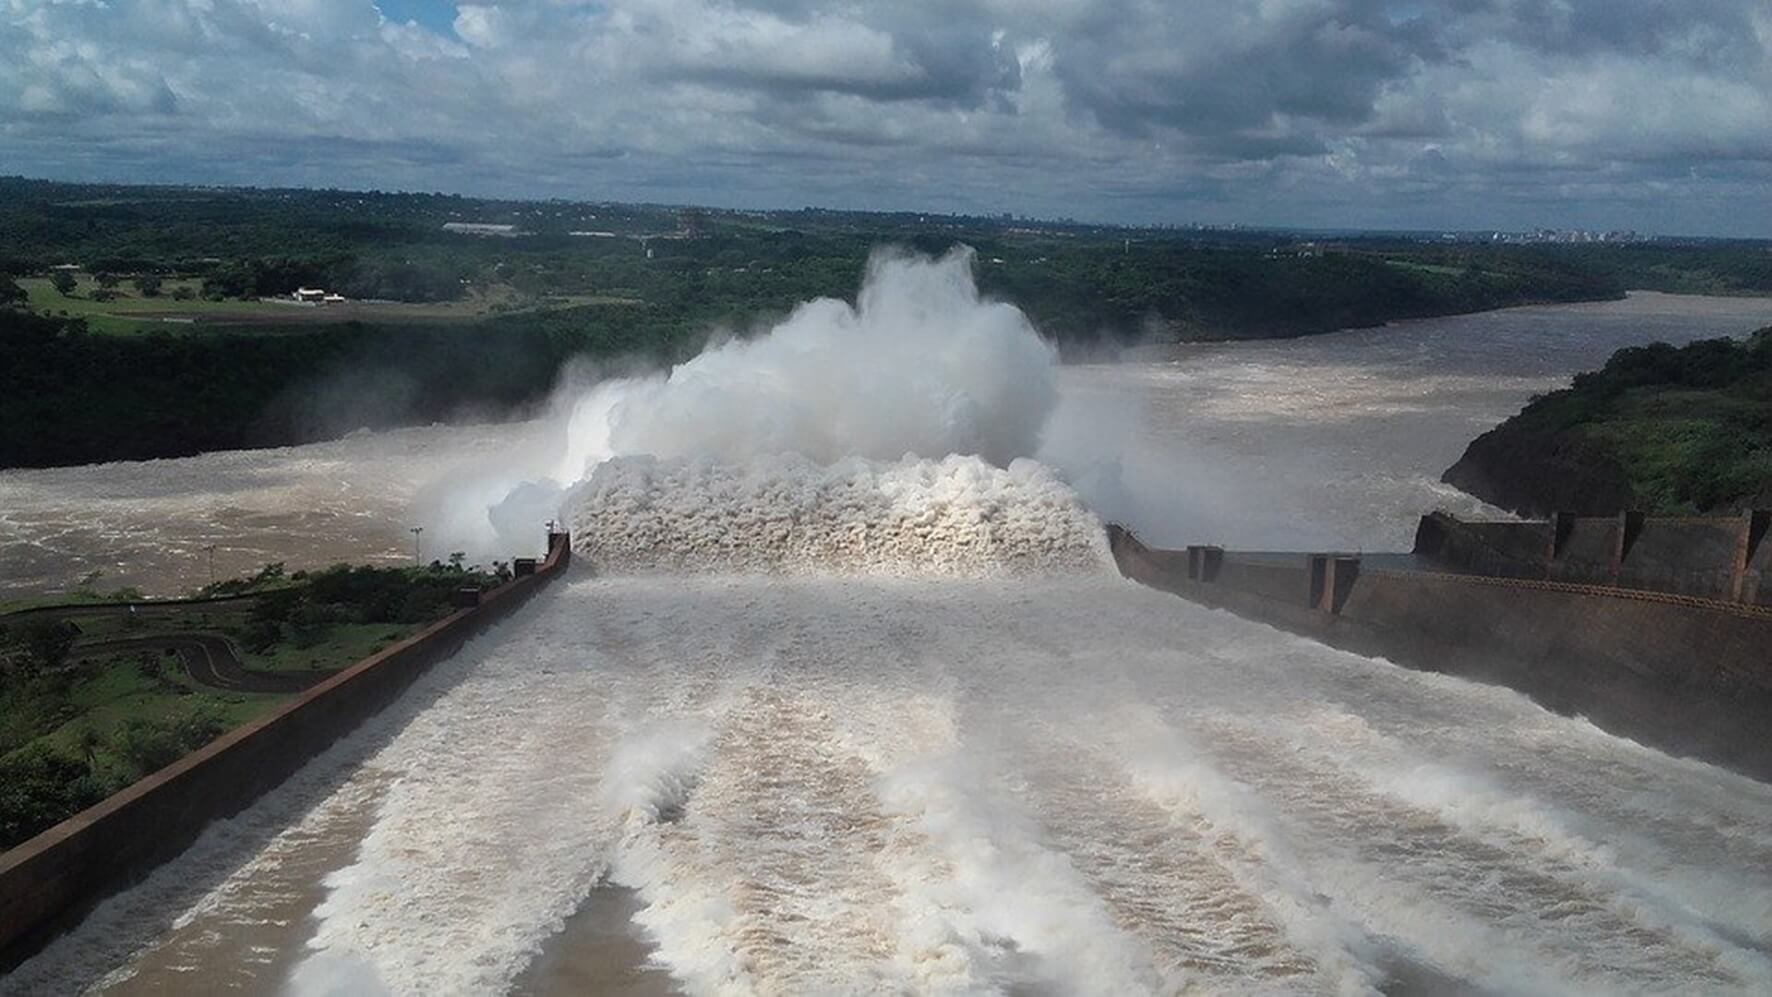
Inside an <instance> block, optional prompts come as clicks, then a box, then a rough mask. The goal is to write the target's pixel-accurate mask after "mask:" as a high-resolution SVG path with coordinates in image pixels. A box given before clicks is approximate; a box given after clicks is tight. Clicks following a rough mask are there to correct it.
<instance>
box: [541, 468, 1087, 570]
mask: <svg viewBox="0 0 1772 997" xmlns="http://www.w3.org/2000/svg"><path fill="white" fill-rule="evenodd" d="M570 522H571V524H572V533H573V549H574V551H575V552H576V553H577V554H578V555H580V556H581V557H584V558H587V559H589V560H590V561H591V563H592V564H593V565H594V566H595V567H596V568H598V569H599V570H603V571H612V572H632V573H650V572H681V571H691V572H722V571H724V572H740V573H777V574H814V573H843V574H874V575H879V574H887V575H912V574H936V575H950V576H953V575H959V576H989V575H1003V574H1036V573H1054V572H1070V571H1079V570H1085V571H1097V570H1103V569H1105V567H1106V565H1107V563H1108V555H1107V545H1106V540H1105V538H1104V536H1103V533H1102V528H1101V524H1100V522H1099V521H1098V520H1097V519H1096V518H1095V517H1094V516H1093V515H1092V514H1091V513H1090V512H1089V510H1088V509H1087V508H1085V507H1084V505H1083V502H1082V500H1081V499H1080V498H1079V497H1078V496H1077V493H1076V492H1074V491H1072V490H1071V489H1070V487H1069V486H1067V485H1066V484H1065V483H1064V482H1062V481H1060V480H1059V479H1058V477H1057V476H1056V475H1054V474H1053V473H1052V471H1051V470H1050V469H1048V468H1047V467H1045V466H1044V465H1042V464H1040V463H1038V462H1035V461H1031V460H1016V461H1013V462H1011V463H1010V465H1009V466H1008V467H1007V468H1000V467H995V466H993V465H991V464H989V463H986V462H985V461H983V460H980V459H979V458H977V457H957V456H950V457H946V458H943V459H941V460H925V459H918V458H914V457H906V458H904V459H903V460H900V461H898V462H896V463H885V462H880V461H871V460H866V459H862V458H849V459H846V460H840V461H837V462H835V463H832V464H818V463H814V462H813V461H810V460H807V459H806V458H804V457H799V456H795V455H783V456H777V457H770V458H760V459H757V460H753V461H748V462H746V463H744V464H742V465H733V464H727V463H723V462H719V461H714V460H711V459H679V460H659V459H657V458H654V457H618V458H615V459H612V460H609V461H606V462H604V463H603V464H601V465H599V466H598V467H597V469H596V471H595V472H594V473H593V474H592V475H591V478H590V480H589V481H588V482H586V483H585V485H584V486H583V487H582V488H581V490H580V492H579V495H578V499H577V501H576V503H575V504H574V506H573V511H572V514H571V516H570Z"/></svg>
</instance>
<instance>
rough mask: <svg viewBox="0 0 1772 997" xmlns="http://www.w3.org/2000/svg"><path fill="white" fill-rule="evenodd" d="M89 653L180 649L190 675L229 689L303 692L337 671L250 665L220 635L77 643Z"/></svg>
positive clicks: (177, 635) (161, 636)
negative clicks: (265, 668) (260, 668)
mask: <svg viewBox="0 0 1772 997" xmlns="http://www.w3.org/2000/svg"><path fill="white" fill-rule="evenodd" d="M75 650H76V652H80V653H86V654H95V653H103V654H127V653H129V652H131V651H154V652H163V651H167V650H173V651H177V652H178V655H179V659H180V660H182V661H183V662H184V665H185V672H186V674H188V675H190V676H191V681H193V682H196V683H197V684H198V685H203V686H208V687H210V688H212V689H220V690H223V691H226V692H300V691H302V690H303V689H306V688H308V687H309V686H312V685H314V684H315V683H317V682H319V681H321V680H322V679H325V678H326V677H328V676H330V675H331V674H333V673H332V672H330V671H324V672H267V671H257V670H254V669H249V668H247V667H246V665H245V663H244V662H242V661H241V660H240V656H239V655H238V654H237V653H235V651H234V647H233V645H232V644H229V643H228V641H227V639H226V638H224V637H220V636H218V635H216V634H165V635H156V636H152V637H118V638H114V639H108V640H97V641H93V642H91V643H81V644H78V645H76V647H75Z"/></svg>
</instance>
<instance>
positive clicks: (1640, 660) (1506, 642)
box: [1109, 528, 1772, 779]
mask: <svg viewBox="0 0 1772 997" xmlns="http://www.w3.org/2000/svg"><path fill="white" fill-rule="evenodd" d="M1109 532H1110V542H1111V544H1112V546H1113V550H1114V558H1115V561H1116V562H1117V563H1118V564H1119V566H1120V570H1121V572H1122V573H1123V574H1125V575H1126V576H1127V577H1129V578H1132V579H1135V580H1137V581H1140V582H1143V583H1145V584H1147V585H1151V586H1152V587H1154V588H1159V589H1162V590H1164V591H1168V592H1173V593H1175V594H1177V595H1180V596H1182V597H1183V598H1186V599H1189V600H1192V601H1195V602H1200V603H1204V604H1206V605H1210V606H1217V607H1220V608H1224V609H1228V610H1230V611H1232V612H1235V613H1237V614H1239V615H1242V616H1246V617H1249V618H1251V619H1255V620H1260V621H1262V622H1265V623H1269V624H1272V625H1274V626H1278V627H1281V628H1282V629H1286V630H1290V631H1292V632H1295V633H1299V634H1303V635H1305V636H1309V637H1313V638H1315V639H1318V640H1321V641H1323V642H1324V643H1326V644H1330V645H1333V646H1335V647H1340V648H1343V649H1346V650H1350V651H1354V652H1357V653H1360V654H1366V655H1371V656H1378V657H1384V658H1387V659H1389V660H1391V661H1394V662H1396V663H1397V664H1400V665H1405V666H1408V667H1412V668H1420V669H1424V670H1431V671H1441V672H1447V673H1450V674H1456V675H1462V676H1466V677H1470V678H1475V679H1480V680H1484V681H1491V682H1498V683H1501V684H1505V685H1508V686H1511V687H1513V688H1515V689H1518V690H1520V691H1521V692H1524V693H1526V694H1527V695H1529V696H1531V697H1533V698H1534V699H1536V700H1538V701H1539V702H1540V703H1542V704H1544V705H1545V706H1547V707H1550V708H1551V709H1555V710H1557V711H1559V712H1564V713H1578V714H1581V715H1584V716H1586V717H1588V718H1589V719H1591V720H1593V721H1594V722H1595V723H1596V724H1599V725H1600V726H1602V727H1604V728H1606V729H1608V730H1611V731H1613V732H1615V733H1619V734H1623V735H1625V736H1628V737H1633V738H1636V739H1639V740H1642V741H1644V742H1645V743H1651V744H1655V745H1657V746H1658V747H1661V748H1663V749H1664V750H1668V751H1672V752H1675V753H1679V754H1688V755H1692V756H1695V757H1700V758H1704V759H1706V760H1709V761H1712V762H1716V763H1718V764H1722V765H1726V766H1729V767H1731V768H1734V769H1736V770H1738V771H1741V772H1745V773H1747V774H1749V775H1753V776H1755V777H1757V778H1762V779H1772V738H1768V737H1767V736H1766V730H1767V729H1768V725H1769V724H1772V610H1768V609H1767V608H1765V607H1762V606H1758V605H1743V604H1741V603H1735V602H1729V601H1725V600H1717V599H1700V598H1694V597H1690V596H1682V595H1677V594H1669V593H1657V592H1645V591H1641V590H1631V589H1624V588H1616V587H1604V586H1594V585H1585V584H1575V583H1569V582H1562V581H1555V580H1531V579H1517V578H1500V577H1486V576H1479V575H1471V574H1458V573H1446V572H1433V571H1402V570H1375V569H1373V568H1371V567H1367V568H1365V569H1363V570H1362V569H1360V568H1359V567H1358V566H1357V562H1358V559H1357V558H1351V557H1339V558H1336V557H1325V556H1324V555H1315V556H1314V557H1315V559H1316V563H1315V564H1313V555H1308V554H1302V553H1301V554H1296V555H1260V560H1261V561H1262V562H1263V563H1264V564H1265V565H1266V566H1267V567H1266V570H1264V572H1263V574H1262V576H1261V579H1260V584H1259V585H1255V586H1245V585H1243V584H1242V581H1241V580H1242V578H1243V577H1244V576H1242V575H1241V574H1239V573H1237V572H1224V573H1221V574H1220V575H1219V576H1218V579H1217V580H1216V581H1213V582H1208V581H1204V580H1202V579H1200V578H1198V577H1189V575H1188V574H1187V572H1186V571H1185V570H1180V571H1178V570H1176V569H1177V563H1178V562H1177V559H1176V557H1175V554H1176V552H1166V551H1157V550H1153V549H1151V548H1147V547H1145V546H1143V545H1142V544H1140V543H1139V542H1138V540H1137V539H1136V538H1134V537H1132V536H1131V534H1129V533H1126V532H1125V531H1124V530H1119V529H1117V528H1110V531H1109ZM1223 557H1224V559H1225V562H1226V564H1227V565H1229V564H1233V563H1237V562H1239V561H1240V560H1246V559H1249V558H1250V557H1251V556H1250V555H1239V554H1236V553H1232V552H1227V553H1225V554H1224V555H1223ZM1350 562H1353V563H1352V564H1350ZM1180 563H1181V564H1182V565H1183V566H1184V567H1185V559H1184V560H1182V561H1181V562H1180ZM1324 565H1328V566H1332V568H1331V576H1330V579H1329V580H1328V582H1327V583H1325V582H1324V581H1320V580H1318V579H1317V577H1316V575H1317V574H1318V573H1320V572H1321V570H1322V566H1324ZM1288 574H1289V575H1290V580H1286V578H1285V576H1286V575H1288ZM1325 591H1328V592H1331V593H1335V592H1338V591H1339V592H1340V594H1339V595H1337V596H1335V597H1333V598H1323V597H1321V595H1320V594H1321V593H1322V592H1325ZM1296 592H1304V593H1311V592H1317V593H1319V598H1318V599H1317V600H1316V601H1315V602H1314V603H1312V602H1310V601H1309V600H1308V599H1306V598H1295V597H1292V596H1291V595H1290V593H1296ZM1337 602H1338V603H1339V605H1337Z"/></svg>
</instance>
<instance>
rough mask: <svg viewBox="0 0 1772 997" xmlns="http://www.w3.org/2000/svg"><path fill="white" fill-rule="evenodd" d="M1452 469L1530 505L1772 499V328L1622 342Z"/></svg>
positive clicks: (1739, 504)
mask: <svg viewBox="0 0 1772 997" xmlns="http://www.w3.org/2000/svg"><path fill="white" fill-rule="evenodd" d="M1445 480H1446V481H1447V482H1448V483H1450V484H1453V485H1456V486H1457V487H1459V488H1462V489H1463V490H1465V491H1467V492H1470V493H1471V494H1473V495H1476V496H1478V497H1479V498H1482V499H1484V500H1486V501H1489V502H1492V503H1494V504H1496V505H1499V506H1502V507H1504V508H1508V509H1513V510H1515V511H1517V512H1521V513H1525V514H1528V515H1546V514H1548V513H1551V512H1554V511H1559V510H1560V511H1568V512H1576V513H1583V514H1590V515H1605V514H1611V513H1615V512H1618V511H1619V510H1621V509H1641V510H1643V511H1645V512H1650V513H1660V514H1681V513H1713V512H1714V513H1720V512H1731V511H1736V510H1739V509H1743V508H1765V507H1767V506H1772V328H1766V329H1761V330H1760V331H1759V332H1757V333H1755V334H1754V335H1753V336H1752V337H1750V338H1749V339H1747V340H1746V341H1740V340H1732V339H1708V340H1701V341H1699V342H1695V343H1692V344H1690V345H1688V346H1685V347H1683V348H1678V349H1676V348H1674V347H1672V346H1669V345H1667V344H1666V343H1656V344H1654V345H1652V346H1646V347H1632V348H1630V349H1624V350H1619V351H1618V352H1617V353H1615V354H1613V355H1612V358H1611V359H1610V360H1608V361H1607V362H1606V366H1605V367H1603V368H1601V369H1600V370H1598V371H1594V372H1592V373H1587V374H1580V375H1577V376H1576V378H1575V381H1574V384H1573V385H1572V386H1571V387H1569V388H1567V389H1565V390H1562V391H1555V392H1552V393H1550V394H1548V395H1544V396H1542V397H1540V398H1536V399H1534V400H1533V401H1532V402H1531V404H1529V405H1527V406H1526V408H1525V409H1524V410H1522V411H1521V412H1520V413H1519V414H1518V415H1515V416H1514V417H1512V418H1511V419H1508V420H1507V421H1506V422H1504V423H1502V424H1501V425H1500V426H1497V427H1496V428H1495V429H1492V430H1490V431H1489V432H1487V433H1485V434H1483V435H1482V436H1480V437H1478V438H1477V439H1476V440H1475V441H1474V442H1472V443H1471V445H1470V447H1469V449H1467V450H1466V451H1465V454H1464V456H1463V458H1461V459H1460V460H1459V461H1458V463H1457V464H1454V465H1453V466H1452V467H1451V468H1449V469H1448V470H1447V471H1446V474H1445Z"/></svg>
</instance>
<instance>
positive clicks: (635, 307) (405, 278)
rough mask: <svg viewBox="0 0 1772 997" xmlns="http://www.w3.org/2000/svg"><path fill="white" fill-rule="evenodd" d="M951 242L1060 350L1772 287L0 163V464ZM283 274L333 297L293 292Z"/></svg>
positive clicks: (331, 405) (335, 389)
mask: <svg viewBox="0 0 1772 997" xmlns="http://www.w3.org/2000/svg"><path fill="white" fill-rule="evenodd" d="M955 244H965V245H968V246H971V247H973V249H974V250H975V251H976V257H975V269H976V275H977V279H978V282H979V286H980V288H981V289H982V290H983V292H984V293H985V294H987V295H989V296H992V297H995V298H998V299H1002V300H1007V301H1010V302H1012V303H1014V304H1016V305H1018V306H1019V307H1021V308H1022V309H1023V310H1024V311H1025V312H1027V314H1028V315H1029V317H1030V319H1031V320H1032V321H1033V323H1034V325H1035V326H1036V328H1038V329H1039V330H1040V332H1041V333H1042V334H1043V335H1045V336H1047V337H1048V338H1050V339H1051V340H1053V341H1054V342H1056V343H1057V344H1058V346H1059V347H1060V350H1061V352H1063V353H1064V354H1066V355H1071V356H1095V355H1099V354H1100V353H1101V352H1102V351H1104V350H1105V351H1110V352H1111V351H1113V350H1115V349H1117V348H1119V347H1122V346H1125V345H1128V344H1132V343H1143V342H1153V341H1155V342H1164V341H1181V340H1212V339H1239V338H1265V337H1274V336H1293V335H1307V334H1313V333H1322V332H1329V331H1333V330H1335V329H1341V328H1349V327H1361V326H1372V325H1378V324H1382V323H1384V322H1388V321H1394V320H1397V319H1405V318H1417V317H1428V316H1435V315H1445V314H1455V313H1461V312H1471V311H1480V310H1485V309H1492V308H1500V307H1507V306H1511V305H1520V304H1528V303H1541V302H1561V301H1582V300H1601V299H1607V298H1616V297H1618V296H1620V295H1622V294H1623V292H1624V290H1625V289H1627V288H1649V289H1661V290H1675V291H1704V292H1706V293H1736V294H1745V293H1772V266H1769V264H1772V254H1768V253H1767V251H1766V247H1764V246H1761V245H1758V244H1749V243H1705V244H1699V245H1682V244H1672V243H1668V244H1662V243H1654V244H1637V245H1589V246H1516V245H1503V244H1494V245H1491V244H1488V243H1477V242H1456V243H1446V242H1443V241H1441V240H1438V239H1426V238H1419V239H1411V238H1405V237H1401V236H1385V237H1376V236H1372V237H1365V236H1340V237H1336V238H1328V237H1322V236H1309V235H1307V234H1301V233H1285V232H1260V231H1250V230H1240V229H1238V230H1214V229H1193V228H1143V229H1128V228H1114V227H1105V226H1091V225H1085V224H1078V223H1072V222H1047V221H1033V220H1028V219H1015V218H1008V217H995V218H984V217H966V216H952V215H927V214H904V213H901V214H863V213H851V212H837V211H823V210H815V209H805V210H800V211H774V212H745V211H716V210H711V209H688V208H677V207H671V206H661V205H621V204H604V203H588V202H565V201H535V202H523V201H490V200H480V199H474V198H465V197H459V196H454V195H444V194H405V193H381V192H374V191H369V192H352V191H335V190H259V189H215V188H191V187H141V186H115V185H96V184H63V183H52V182H48V181H38V180H25V179H19V178H0V247H4V249H3V250H0V253H4V256H3V257H0V349H3V350H4V351H5V355H6V356H7V358H8V361H9V362H8V363H7V364H5V365H3V366H0V467H15V466H42V465H51V464H66V463H84V462H90V461H99V460H113V459H134V458H148V457H163V456H177V455H184V454H190V453H196V452H200V451H204V450H213V449H221V448H233V447H243V446H254V445H270V444H285V443H294V442H302V441H308V440H314V439H320V438H326V437H329V436H335V435H337V434H340V433H344V432H349V431H351V430H354V429H357V428H359V427H365V426H367V427H371V428H379V427H386V426H392V425H400V424H404V423H411V422H415V421H431V420H435V419H442V418H450V417H454V416H456V415H458V414H460V413H462V412H464V411H472V412H475V413H478V414H481V415H487V414H491V415H501V414H506V413H512V412H520V411H521V410H522V408H523V407H524V406H526V405H529V404H532V403H534V402H536V401H538V400H539V399H540V398H542V397H543V396H545V394H546V392H547V391H548V389H549V387H550V386H551V384H552V382H553V380H554V378H555V376H556V374H557V373H558V371H559V370H560V368H561V366H562V365H563V364H565V363H566V362H567V361H568V360H570V359H572V358H574V357H592V358H602V359H613V358H622V359H624V360H633V361H637V362H642V363H668V362H672V361H676V360H681V359H683V358H686V357H687V356H690V355H692V354H693V353H694V352H695V351H696V350H698V349H699V348H700V347H701V346H702V345H703V344H704V343H705V342H707V341H708V339H709V338H710V337H711V336H713V335H716V334H734V333H735V334H738V335H745V334H749V333H750V332H752V331H754V330H756V329H759V328H764V327H767V325H768V324H769V323H770V322H771V321H772V320H774V319H776V318H779V317H780V316H782V315H785V314H786V313H787V312H788V311H789V310H791V309H792V308H793V307H794V306H795V305H797V304H798V303H800V302H803V301H806V300H809V299H811V298H815V297H819V296H836V297H845V298H847V297H852V296H853V294H854V293H855V290H856V288H857V286H858V285H859V283H860V278H861V274H862V270H863V268H864V267H865V265H866V261H867V258H868V256H869V254H870V253H871V252H873V251H874V250H875V249H877V248H878V247H881V246H894V245H895V246H902V247H906V248H909V249H912V250H917V251H922V252H930V253H935V252H943V251H946V250H947V249H949V248H951V247H952V246H954V245H955ZM27 287H28V288H29V291H28V292H27ZM302 287H318V288H323V289H325V290H327V291H330V292H333V293H335V294H338V295H340V296H342V297H343V298H345V299H347V300H348V301H350V302H351V304H349V305H345V306H332V305H327V306H324V307H308V308H299V307H296V306H294V305H292V304H291V303H290V302H289V301H288V296H289V295H290V293H291V292H293V291H295V290H296V289H297V288H302ZM277 302H282V305H281V306H280V305H278V304H276V303H277ZM328 309H330V310H328Z"/></svg>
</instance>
